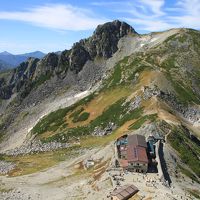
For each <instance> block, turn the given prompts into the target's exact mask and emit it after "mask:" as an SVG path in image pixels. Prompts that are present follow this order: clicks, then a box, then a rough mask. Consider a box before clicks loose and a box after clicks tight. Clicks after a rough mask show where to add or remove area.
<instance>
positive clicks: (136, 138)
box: [128, 134, 147, 148]
mask: <svg viewBox="0 0 200 200" xmlns="http://www.w3.org/2000/svg"><path fill="white" fill-rule="evenodd" d="M128 145H131V146H141V147H145V148H147V143H146V140H145V137H144V136H143V135H137V134H135V135H129V136H128Z"/></svg>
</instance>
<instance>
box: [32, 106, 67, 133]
mask: <svg viewBox="0 0 200 200" xmlns="http://www.w3.org/2000/svg"><path fill="white" fill-rule="evenodd" d="M69 111H70V107H69V108H64V109H59V110H57V111H55V112H52V113H50V114H49V115H47V116H45V117H44V118H42V120H40V121H39V122H38V123H37V124H36V126H34V128H33V129H32V133H33V134H42V133H44V132H46V131H56V130H57V129H58V128H59V127H60V126H61V125H62V124H63V123H64V121H65V119H64V117H65V116H66V114H67V113H68V112H69Z"/></svg>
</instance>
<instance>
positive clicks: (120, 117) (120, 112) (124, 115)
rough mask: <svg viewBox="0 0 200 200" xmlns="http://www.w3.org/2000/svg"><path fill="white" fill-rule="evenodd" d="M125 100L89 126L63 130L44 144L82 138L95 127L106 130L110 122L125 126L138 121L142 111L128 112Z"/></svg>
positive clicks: (118, 102) (109, 108) (107, 110)
mask: <svg viewBox="0 0 200 200" xmlns="http://www.w3.org/2000/svg"><path fill="white" fill-rule="evenodd" d="M124 101H125V100H124V99H123V98H122V99H120V100H119V101H117V102H116V103H114V104H112V105H111V106H110V107H108V109H106V110H105V111H104V112H103V113H102V115H100V116H98V117H97V118H96V119H94V120H93V121H91V123H90V124H88V125H87V126H80V127H75V128H66V129H65V130H62V132H58V133H57V134H55V135H53V136H52V137H49V138H47V139H43V140H42V141H43V142H49V141H55V140H56V141H60V142H64V141H68V140H69V139H70V138H71V137H80V136H85V135H89V134H91V133H92V132H93V131H94V129H95V127H97V126H100V127H102V128H105V127H106V126H107V125H108V123H109V122H113V123H115V124H116V125H117V126H121V125H123V124H124V123H125V122H126V121H129V120H131V119H137V118H139V117H140V116H141V114H142V109H141V108H138V109H135V110H134V111H132V112H127V111H128V106H129V103H127V104H126V105H123V103H124Z"/></svg>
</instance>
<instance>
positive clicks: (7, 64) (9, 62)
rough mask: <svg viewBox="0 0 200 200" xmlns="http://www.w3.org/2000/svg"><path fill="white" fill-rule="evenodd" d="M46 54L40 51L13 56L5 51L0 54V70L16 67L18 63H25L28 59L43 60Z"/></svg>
mask: <svg viewBox="0 0 200 200" xmlns="http://www.w3.org/2000/svg"><path fill="white" fill-rule="evenodd" d="M45 55H46V54H45V53H43V52H41V51H34V52H30V53H25V54H18V55H14V54H11V53H9V52H7V51H4V52H1V53H0V70H5V69H11V68H15V67H17V66H18V65H19V64H20V63H22V62H24V61H26V60H27V59H28V58H29V57H33V58H39V59H41V58H43V57H44V56H45Z"/></svg>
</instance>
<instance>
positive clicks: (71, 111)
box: [6, 33, 200, 174]
mask: <svg viewBox="0 0 200 200" xmlns="http://www.w3.org/2000/svg"><path fill="white" fill-rule="evenodd" d="M195 34H196V33H195ZM195 38H196V35H195ZM196 39H197V38H196ZM196 39H195V40H196ZM174 40H178V41H179V42H181V43H184V42H185V36H181V37H180V38H179V37H178V36H177V35H175V36H173V37H172V38H169V39H168V40H167V41H165V43H164V46H162V45H161V46H160V47H156V48H154V49H152V50H151V51H149V52H147V53H146V54H143V53H137V54H135V55H132V56H131V57H126V58H124V59H123V60H122V61H120V62H119V63H118V64H117V65H116V67H115V69H114V71H113V73H112V74H111V76H110V77H109V78H108V79H107V80H105V81H104V85H103V87H102V88H101V89H100V90H99V91H98V92H96V93H94V94H92V95H90V96H88V97H86V98H84V99H83V100H81V101H79V102H78V103H76V104H75V105H72V106H70V107H68V108H64V109H59V110H57V111H55V112H53V113H51V114H49V115H47V116H45V117H44V118H43V119H42V120H41V121H40V122H39V123H38V124H37V125H36V126H35V127H34V128H33V130H32V134H34V135H35V136H36V138H39V139H41V140H42V141H43V142H49V141H54V140H57V141H61V142H66V141H70V140H71V139H72V138H73V137H74V136H76V137H80V139H81V144H80V146H79V148H88V147H94V146H100V145H106V144H108V143H109V142H110V141H113V140H115V139H116V138H117V137H119V136H121V135H122V134H124V133H125V132H126V131H129V130H132V129H133V130H134V129H138V128H140V127H141V126H142V125H143V124H144V123H151V122H154V121H156V120H157V118H158V115H156V114H150V115H149V114H148V115H145V113H144V112H143V111H144V109H145V107H140V108H138V109H136V110H134V111H132V112H129V111H128V108H129V102H127V103H125V102H126V99H127V98H130V97H131V96H132V98H133V97H134V95H133V93H134V92H136V91H137V90H140V88H141V87H142V86H143V85H148V84H151V82H152V81H153V80H154V79H155V80H156V79H157V78H158V77H157V73H156V70H157V69H158V67H159V69H161V70H163V74H164V75H165V76H166V77H167V78H168V80H169V82H170V83H171V85H172V87H173V88H174V90H175V91H176V94H177V97H178V99H179V101H180V102H181V103H183V104H191V103H199V97H198V96H197V95H196V94H195V92H194V91H193V89H192V85H191V84H190V78H191V77H189V76H188V77H186V79H185V82H184V83H182V82H181V80H179V78H178V77H177V73H174V72H175V71H176V70H177V71H178V70H179V67H180V66H177V59H178V54H179V53H180V52H178V50H177V49H175V50H174V49H170V48H171V47H170V45H171V42H172V41H174ZM166 48H169V49H166ZM195 48H196V47H195ZM169 51H170V53H169ZM171 53H172V54H173V55H172V54H171ZM166 55H167V56H166ZM159 57H162V58H165V59H164V60H162V61H161V60H160V59H159ZM196 70H197V72H198V70H199V69H196ZM184 73H185V72H182V71H181V72H180V75H181V77H182V75H185V74H184ZM186 73H187V72H186ZM136 74H139V78H138V79H137V78H136V76H135V75H136ZM153 74H154V75H155V77H154V75H153ZM197 74H198V73H197ZM199 74H200V73H199ZM148 76H151V77H150V78H149V77H148ZM152 76H153V78H152ZM196 76H197V75H195V78H198V77H196ZM183 77H184V76H183ZM142 105H145V104H142ZM109 122H114V123H115V124H116V125H117V126H118V128H117V129H116V130H115V131H114V132H113V133H112V134H111V135H108V136H105V137H94V136H91V133H92V132H93V130H94V128H95V127H96V126H101V127H102V128H104V127H106V126H107V124H108V123H109ZM179 136H180V138H182V137H183V138H184V141H185V143H184V144H183V145H182V144H181V143H180V142H179V140H180V138H179ZM169 141H170V142H171V145H172V147H174V148H175V149H176V150H177V151H178V152H179V153H180V156H181V158H182V159H183V161H184V162H185V163H186V164H188V165H189V166H190V167H191V168H192V170H193V171H194V172H195V173H197V174H199V170H198V168H197V166H196V165H195V163H194V159H195V158H196V157H195V154H194V152H195V153H197V152H199V151H197V149H196V148H197V147H195V145H194V144H193V143H191V144H190V140H189V139H188V138H187V137H186V136H185V135H184V134H183V133H181V132H180V133H179V132H178V134H177V133H176V132H174V134H171V135H170V136H169ZM184 145H185V146H187V145H189V147H190V146H191V145H192V148H194V151H193V150H191V152H190V155H189V156H188V157H187V158H185V157H184V156H183V155H184V151H185V149H184ZM187 147H188V146H187ZM44 155H45V157H47V158H48V153H47V155H46V153H44ZM55 155H58V154H57V153H56V152H55ZM34 156H35V155H30V157H29V156H27V157H25V158H24V160H23V158H21V157H20V156H19V157H16V159H14V158H6V159H10V160H14V161H15V162H19V166H21V168H22V169H23V166H24V167H25V168H24V170H25V171H24V173H25V174H26V173H32V172H33V171H34V170H41V169H43V168H46V167H48V166H49V164H50V165H51V164H52V165H53V164H55V163H56V162H58V160H60V159H61V160H62V156H61V158H60V157H59V156H58V159H57V156H55V157H56V158H55V157H54V153H53V155H52V156H50V157H51V159H50V160H48V159H47V162H44V165H43V166H41V167H39V168H37V167H36V168H35V167H33V168H32V167H30V169H28V168H29V166H28V165H27V164H26V162H27V163H29V161H30V163H32V162H33V163H35V162H36V161H34V160H37V159H38V160H40V156H39V155H38V156H39V157H37V156H36V157H34ZM29 159H30V160H29ZM24 163H25V164H24ZM45 163H49V164H48V165H46V164H45ZM33 166H36V165H35V164H33ZM27 170H28V171H27ZM16 173H17V172H16ZM22 174H23V173H22Z"/></svg>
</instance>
